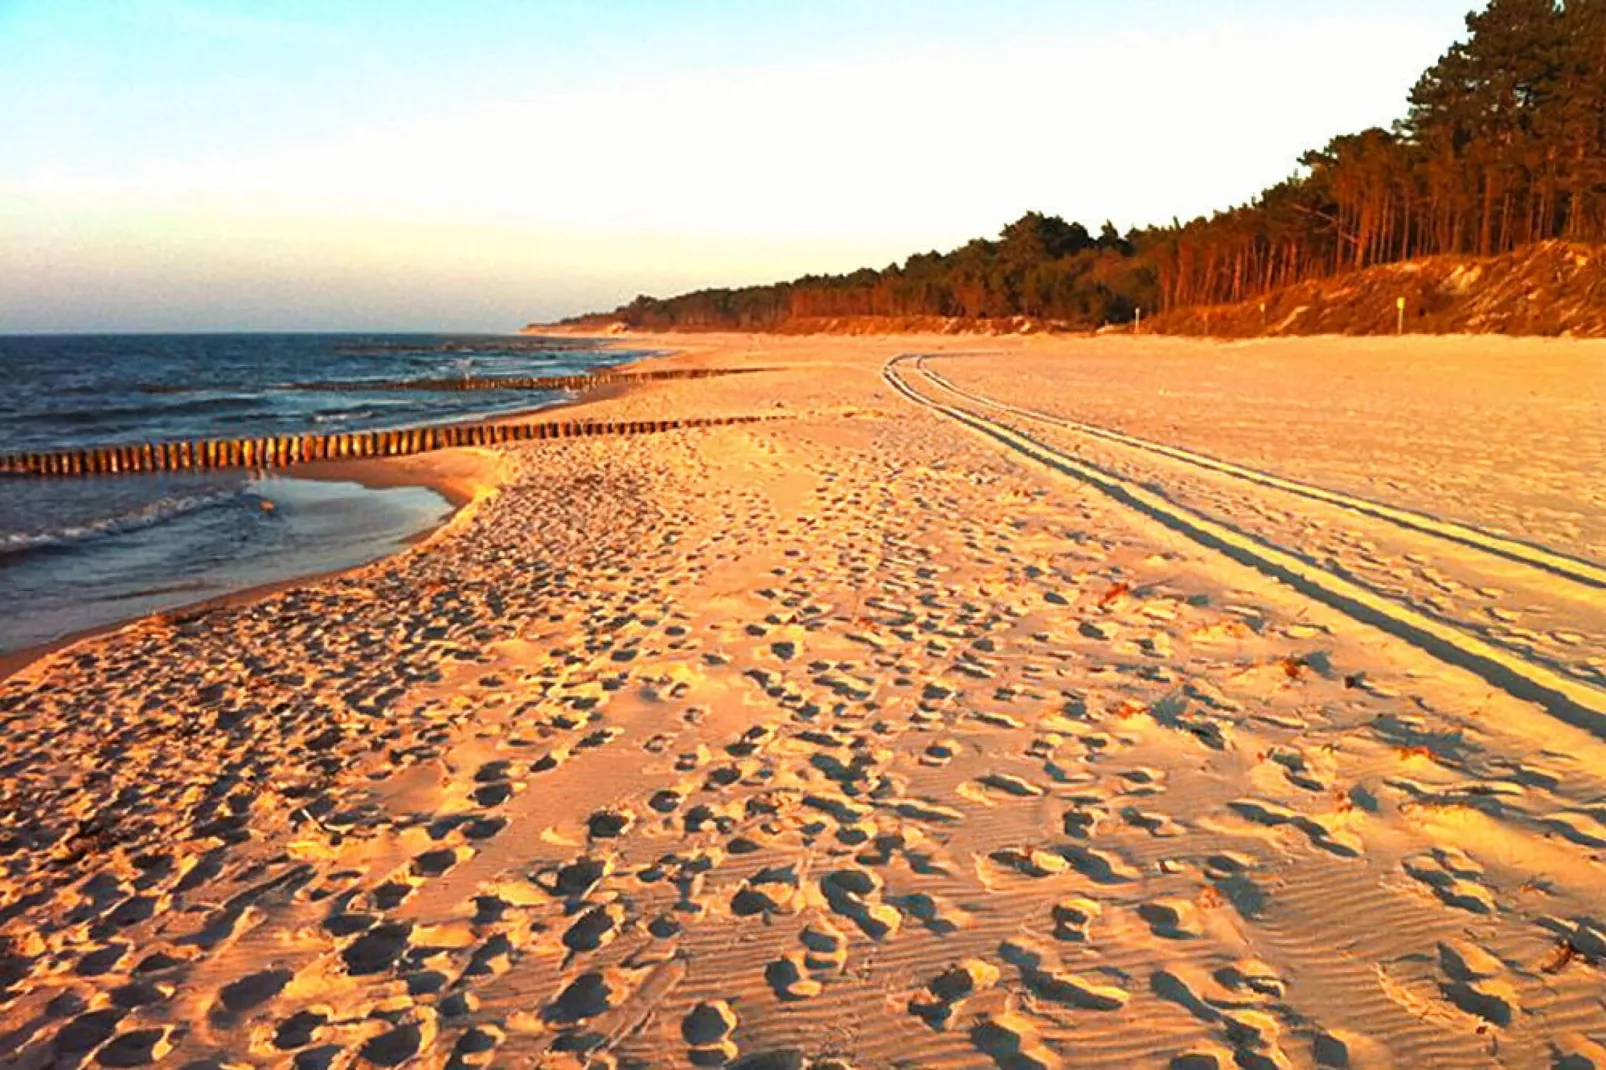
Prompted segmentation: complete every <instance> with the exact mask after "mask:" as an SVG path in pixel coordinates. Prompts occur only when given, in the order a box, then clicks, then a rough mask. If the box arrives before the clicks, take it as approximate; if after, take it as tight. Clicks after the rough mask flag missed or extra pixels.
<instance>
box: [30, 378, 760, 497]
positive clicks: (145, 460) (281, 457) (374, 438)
mask: <svg viewBox="0 0 1606 1070" xmlns="http://www.w3.org/2000/svg"><path fill="white" fill-rule="evenodd" d="M586 378H587V380H588V381H592V380H595V379H596V378H597V377H596V376H587V377H586ZM770 419H777V417H774V416H712V417H689V418H685V419H674V420H623V421H618V420H614V421H609V420H561V421H544V422H541V423H494V424H447V425H444V426H436V427H415V428H410V429H408V430H402V431H351V432H342V433H339V434H326V435H281V436H275V437H269V438H228V439H218V438H209V439H191V440H188V441H182V442H146V443H141V444H138V445H126V446H88V447H84V448H82V449H75V450H57V451H53V452H48V453H12V454H3V455H0V475H16V476H89V475H113V474H118V473H124V472H179V471H195V470H203V469H209V468H250V469H257V468H283V467H286V466H289V465H294V464H304V463H306V462H309V461H335V460H345V459H347V458H358V457H401V456H405V455H407V454H412V453H427V452H429V451H431V450H442V449H451V448H452V447H454V446H492V445H497V444H500V443H506V442H527V441H531V440H535V439H549V438H588V437H591V436H594V435H643V434H653V433H656V432H660V431H673V430H678V429H680V428H688V427H722V426H725V425H728V424H744V423H754V422H757V421H759V420H770Z"/></svg>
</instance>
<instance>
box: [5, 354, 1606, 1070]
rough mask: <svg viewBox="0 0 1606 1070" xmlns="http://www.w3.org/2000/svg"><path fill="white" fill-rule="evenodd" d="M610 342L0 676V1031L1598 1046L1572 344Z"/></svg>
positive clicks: (383, 1060) (134, 1054) (1124, 1057)
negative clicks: (329, 570)
mask: <svg viewBox="0 0 1606 1070" xmlns="http://www.w3.org/2000/svg"><path fill="white" fill-rule="evenodd" d="M630 344H632V345H639V344H651V345H655V346H662V347H664V348H677V349H679V350H680V351H681V352H680V354H679V355H677V356H674V357H670V358H665V359H662V360H658V361H653V362H650V363H651V364H652V365H653V366H664V365H666V364H667V365H669V366H674V365H676V364H689V365H697V366H710V365H725V364H729V365H764V366H767V367H771V368H773V369H775V370H772V371H768V372H764V373H759V374H754V375H748V376H734V377H728V378H719V379H704V380H696V381H687V382H666V383H661V384H655V385H653V386H651V387H648V388H644V389H641V390H636V391H631V392H629V393H625V394H622V395H619V396H614V397H609V398H606V399H601V400H596V401H592V402H589V403H586V404H585V405H582V406H580V407H581V408H583V409H585V410H587V411H585V412H583V413H580V414H578V415H582V416H592V415H594V416H598V417H605V418H612V419H655V418H661V417H667V416H693V415H721V414H727V413H732V414H737V413H739V414H757V413H763V414H766V415H776V414H781V415H786V416H789V417H791V418H790V419H787V420H782V421H777V422H768V423H763V424H752V425H743V426H738V427H727V428H716V429H702V430H689V431H677V432H671V433H666V434H659V435H649V436H641V437H635V438H619V439H584V440H565V441H554V442H541V443H530V444H526V445H521V446H517V447H512V448H509V449H506V450H504V451H497V454H496V457H497V458H498V459H497V462H496V463H497V464H498V465H499V466H501V467H500V468H499V469H498V470H497V471H496V472H495V473H494V478H482V473H481V471H480V470H479V469H475V470H474V471H472V472H468V473H460V474H459V477H458V478H460V480H461V483H460V486H461V487H462V488H463V490H464V492H465V493H467V494H468V501H467V504H465V505H464V506H463V508H462V509H461V510H460V511H459V512H458V513H457V514H456V515H455V516H454V517H453V519H452V520H451V521H449V522H448V523H447V524H446V525H444V526H443V527H442V528H441V529H439V530H438V531H437V532H435V533H433V534H432V535H430V536H429V537H428V538H426V539H424V540H422V541H420V542H418V543H417V544H415V545H413V546H411V547H409V548H407V549H406V550H405V551H403V552H402V553H400V554H398V555H396V556H394V557H391V558H388V559H386V560H383V561H380V562H376V563H374V564H372V565H368V566H365V567H363V568H360V569H357V570H354V571H351V572H347V573H343V574H340V575H337V576H332V577H326V578H322V579H315V580H310V581H306V582H301V583H297V584H294V585H290V586H287V587H285V588H283V589H280V590H275V591H272V592H268V593H265V594H262V595H261V596H259V597H254V598H251V599H230V600H227V601H225V602H223V603H220V604H216V605H211V606H207V607H203V608H200V609H196V610H193V611H189V612H185V613H183V614H180V615H170V616H168V617H166V618H156V619H150V620H146V621H141V622H137V623H135V624H133V625H131V626H128V627H125V628H122V629H120V630H119V631H117V632H116V633H114V634H110V635H103V636H97V637H92V638H89V639H86V640H83V641H80V642H78V643H76V644H73V645H71V646H69V647H67V648H64V649H61V650H58V651H56V652H54V653H52V654H50V655H48V656H46V657H44V658H43V659H40V660H38V661H36V662H34V663H33V664H30V665H28V666H26V667H24V668H22V669H21V670H20V671H18V672H16V673H15V674H14V675H13V676H12V677H10V678H9V679H7V680H5V681H4V682H0V732H3V734H4V742H5V749H4V755H5V757H4V759H3V764H0V866H3V867H4V874H5V876H4V883H3V884H0V936H3V937H4V946H3V948H0V1059H4V1060H5V1061H7V1062H9V1063H12V1064H15V1065H21V1066H48V1065H77V1064H80V1063H98V1064H100V1065H139V1064H141V1063H148V1062H155V1061H162V1062H164V1063H168V1064H171V1065H188V1064H192V1063H197V1061H205V1060H211V1061H212V1065H221V1064H223V1063H230V1064H249V1065H284V1066H298V1067H314V1066H347V1065H367V1064H375V1065H401V1064H403V1063H407V1062H409V1061H416V1062H417V1063H419V1064H420V1065H448V1064H451V1065H461V1066H473V1065H498V1066H502V1065H506V1066H518V1065H538V1064H539V1065H548V1066H558V1065H576V1066H579V1065H619V1066H625V1065H643V1066H657V1065H671V1066H679V1065H701V1066H708V1065H722V1064H727V1063H738V1064H741V1065H749V1066H776V1067H782V1066H801V1065H806V1064H811V1065H815V1066H842V1065H852V1066H859V1067H883V1066H911V1065H915V1066H953V1067H961V1066H964V1067H969V1066H977V1065H998V1066H1004V1067H1027V1066H1055V1065H1067V1066H1072V1065H1086V1066H1116V1065H1147V1066H1168V1065H1169V1066H1178V1067H1208V1066H1221V1067H1226V1066H1232V1065H1240V1066H1300V1067H1308V1066H1362V1067H1364V1066H1401V1067H1405V1066H1437V1065H1443V1066H1469V1065H1511V1066H1548V1065H1553V1064H1556V1063H1558V1062H1560V1061H1561V1060H1566V1059H1572V1060H1574V1061H1573V1062H1571V1063H1566V1062H1562V1063H1561V1064H1562V1065H1578V1066H1583V1065H1606V1047H1603V1044H1606V1008H1603V1006H1602V1003H1601V1001H1600V991H1601V986H1602V981H1603V977H1602V969H1603V966H1606V905H1603V900H1602V896H1601V892H1600V889H1601V888H1602V887H1603V886H1606V806H1603V802H1602V801H1603V800H1606V730H1603V729H1602V721H1601V719H1600V718H1601V713H1600V710H1601V709H1603V708H1606V707H1602V706H1601V702H1602V700H1601V698H1600V695H1601V680H1600V673H1601V671H1602V669H1603V665H1606V643H1603V640H1602V638H1601V637H1602V636H1603V635H1606V622H1603V611H1602V595H1601V590H1602V588H1601V586H1600V585H1598V584H1596V583H1594V582H1593V579H1592V577H1593V576H1594V575H1595V572H1594V571H1592V570H1594V569H1599V568H1600V566H1601V562H1600V558H1599V554H1598V549H1599V542H1598V538H1597V534H1596V533H1597V532H1599V531H1600V530H1602V527H1601V521H1602V519H1603V517H1606V500H1603V499H1602V497H1601V493H1602V492H1601V489H1600V488H1601V487H1602V486H1603V485H1606V483H1603V481H1602V480H1600V479H1599V478H1598V476H1599V473H1600V472H1601V471H1602V468H1601V464H1602V459H1603V456H1606V454H1603V452H1602V446H1601V432H1600V427H1601V426H1603V425H1606V421H1601V420H1598V419H1597V417H1598V416H1599V415H1600V406H1601V404H1602V401H1603V397H1606V382H1603V380H1602V378H1601V377H1600V376H1599V374H1598V369H1599V368H1600V367H1601V364H1600V361H1601V359H1602V354H1603V353H1606V349H1602V348H1601V347H1598V346H1594V345H1593V344H1590V343H1576V344H1574V345H1571V346H1565V345H1558V344H1557V343H1540V342H1532V343H1529V342H1506V341H1503V340H1502V341H1501V342H1499V344H1494V345H1491V344H1488V343H1484V342H1479V341H1477V340H1459V344H1457V340H1444V341H1441V340H1433V341H1431V342H1418V341H1416V340H1406V341H1404V342H1379V341H1366V342H1360V341H1356V342H1346V341H1343V340H1321V339H1319V340H1314V341H1308V340H1301V341H1288V342H1278V343H1256V344H1255V345H1254V346H1252V347H1229V346H1215V345H1210V344H1207V343H1185V342H1176V341H1172V340H1164V341H1160V342H1155V343H1153V344H1154V346H1156V347H1162V348H1156V349H1148V348H1143V347H1144V346H1145V345H1146V343H1142V342H1137V343H1134V342H1133V340H1129V339H1054V338H1030V339H955V338H951V337H946V338H854V339H843V338H789V339H776V338H764V337H741V336H689V337H683V338H651V339H640V338H634V337H633V338H631V339H630ZM1391 347H1392V348H1391ZM982 351H985V352H982ZM911 353H922V354H933V355H935V356H934V358H933V359H930V360H927V361H923V362H917V361H903V362H899V363H896V364H891V365H889V361H891V360H892V359H893V358H895V357H898V356H899V355H902V354H911ZM1452 357H1453V359H1454V363H1453V365H1452V364H1451V363H1450V358H1452ZM1513 358H1519V359H1513ZM1436 361H1437V362H1440V363H1441V365H1442V366H1441V367H1440V368H1438V369H1436V368H1435V366H1434V365H1435V362H1436ZM1402 362H1410V366H1411V367H1412V368H1413V369H1415V370H1414V371H1413V372H1412V373H1411V374H1409V375H1402V374H1400V368H1401V367H1402ZM1337 368H1341V369H1342V370H1343V372H1344V374H1345V375H1346V376H1348V378H1347V379H1346V380H1345V381H1344V383H1343V385H1342V387H1337V386H1335V387H1333V388H1332V389H1317V388H1316V386H1315V385H1314V384H1317V383H1331V381H1332V379H1333V378H1334V374H1333V373H1334V370H1335V369H1337ZM1592 371H1594V373H1595V374H1594V375H1593V376H1592V375H1591V372H1592ZM1302 383H1304V384H1311V385H1307V386H1302V385H1301V384H1302ZM1257 384H1258V385H1257ZM1452 395H1453V396H1454V397H1455V398H1456V399H1457V407H1456V408H1454V409H1447V408H1446V407H1445V406H1444V405H1443V404H1442V399H1443V398H1445V397H1446V396H1452ZM1469 414H1471V415H1469ZM1418 444H1426V445H1423V446H1422V448H1420V449H1419V448H1417V447H1418ZM433 458H434V459H433V460H432V459H431V458H413V459H409V460H408V462H407V463H410V464H415V465H425V464H428V465H450V464H453V463H455V462H454V461H453V460H452V459H451V458H449V457H448V456H447V455H444V454H442V455H433ZM475 463H476V464H477V463H478V462H475ZM471 467H472V466H471ZM1480 472H1484V473H1488V474H1485V475H1480V474H1479V473H1480ZM1591 473H1595V475H1594V476H1593V477H1592V475H1591ZM416 475H417V473H416V472H413V473H407V476H408V477H409V478H411V477H416ZM369 478H374V479H385V478H391V477H390V476H389V475H381V474H378V473H374V474H372V475H371V476H370V477H369ZM397 478H401V476H398V477H397ZM1541 510H1544V511H1543V512H1541ZM1516 543H1520V544H1521V545H1515V544H1516ZM1524 547H1526V549H1524ZM1546 555H1549V556H1546ZM1424 629H1427V631H1424ZM1435 636H1437V638H1434V637H1435ZM1430 640H1432V641H1430Z"/></svg>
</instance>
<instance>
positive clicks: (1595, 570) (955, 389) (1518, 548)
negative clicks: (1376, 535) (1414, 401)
mask: <svg viewBox="0 0 1606 1070" xmlns="http://www.w3.org/2000/svg"><path fill="white" fill-rule="evenodd" d="M915 363H916V366H917V367H918V368H919V369H920V371H921V373H922V374H924V375H925V377H926V378H927V379H929V380H931V381H932V382H934V383H936V384H937V385H938V386H940V387H942V388H943V389H944V390H947V391H949V392H950V393H952V394H955V395H957V396H959V397H962V398H964V399H965V400H967V401H970V402H974V403H976V404H978V405H983V406H986V407H987V408H991V409H997V410H999V411H1000V412H1008V413H1012V414H1014V415H1016V416H1021V417H1024V418H1026V419H1028V420H1035V421H1037V422H1039V423H1046V424H1052V425H1054V426H1056V427H1063V428H1066V429H1068V430H1071V431H1077V432H1080V433H1081V434H1084V435H1091V436H1093V437H1094V438H1101V439H1105V440H1107V441H1110V442H1117V443H1120V444H1121V445H1123V446H1131V447H1133V448H1134V449H1140V450H1145V451H1147V452H1149V453H1155V454H1159V455H1160V456H1163V457H1168V458H1170V459H1172V460H1175V461H1182V462H1184V463H1187V464H1191V465H1195V466H1197V467H1200V468H1207V469H1210V470H1212V471H1216V472H1221V473H1223V474H1225V475H1230V476H1236V477H1238V478H1239V479H1242V480H1246V481H1248V482H1250V483H1258V484H1260V485H1262V486H1266V487H1273V488H1275V489H1277V490H1282V491H1287V492H1289V493H1290V494H1298V495H1300V496H1302V497H1306V498H1312V499H1315V500H1316V501H1320V502H1326V503H1327V504H1329V505H1337V506H1340V507H1342V508H1345V509H1350V510H1353V511H1355V512H1358V513H1364V514H1366V515H1368V516H1373V517H1376V518H1378V519H1380V520H1387V521H1390V522H1391V523H1394V524H1398V525H1400V526H1401V527H1406V528H1410V529H1412V530H1414V531H1420V532H1423V533H1425V534H1428V535H1436V536H1438V537H1440V538H1444V539H1449V540H1451V541H1453V542H1458V543H1461V544H1462V545H1464V546H1469V547H1471V548H1473V549H1475V550H1483V551H1485V552H1487V553H1491V554H1498V555H1499V556H1501V557H1505V558H1509V559H1510V560H1512V561H1517V562H1520V563H1522V564H1525V565H1532V566H1533V567H1535V568H1542V569H1544V570H1545V571H1547V572H1552V573H1555V574H1556V575H1558V576H1564V577H1566V578H1567V579H1570V580H1574V581H1576V582H1578V583H1582V584H1586V585H1588V586H1590V587H1596V588H1601V589H1603V590H1606V567H1602V566H1600V565H1597V564H1595V563H1594V562H1591V561H1584V560H1581V559H1579V558H1576V557H1570V556H1568V555H1566V554H1560V553H1557V552H1556V551H1554V550H1551V549H1549V548H1547V547H1543V546H1536V545H1534V544H1533V543H1529V542H1523V541H1521V540H1519V539H1510V538H1506V537H1505V536H1502V535H1496V534H1494V533H1492V532H1487V531H1482V530H1480V529H1478V528H1474V527H1471V526H1469V525H1466V524H1458V523H1456V522H1455V521H1451V520H1440V519H1439V518H1437V517H1433V516H1428V515H1427V514H1425V513H1418V512H1414V511H1412V510H1409V509H1400V508H1398V507H1396V506H1392V505H1385V504H1383V503H1382V502H1374V501H1371V500H1369V499H1366V498H1357V497H1355V496H1354V495H1350V494H1344V493H1341V492H1339V491H1333V490H1327V489H1326V488H1324V487H1316V486H1312V485H1311V484H1309V483H1300V482H1297V481H1295V480H1292V479H1284V478H1283V477H1281V476H1275V475H1272V474H1270V473H1268V472H1261V471H1259V470H1257V469H1254V468H1246V467H1244V466H1243V465H1238V464H1233V463H1232V462H1231V461H1223V460H1219V459H1218V458H1215V457H1209V456H1206V455H1205V454H1201V453H1194V452H1192V451H1191V450H1185V449H1180V448H1178V447H1176V446H1167V445H1165V444H1164V443H1160V442H1151V441H1149V440H1148V439H1144V438H1138V437H1137V436H1135V435H1128V434H1124V433H1122V432H1120V431H1112V430H1110V429H1108V428H1103V427H1096V426H1094V425H1092V424H1085V423H1082V422H1080V421H1077V420H1067V419H1065V418H1063V417H1059V416H1051V415H1049V414H1047V413H1043V412H1038V411H1036V410H1034V409H1023V408H1019V407H1017V406H1015V405H1010V404H1008V403H1006V402H1002V401H995V400H994V399H992V398H989V397H984V396H983V395H980V394H975V393H972V392H970V391H968V390H965V389H964V388H963V387H960V386H956V385H955V384H954V383H953V382H951V381H950V380H949V379H948V378H947V377H945V376H943V375H941V374H939V373H937V372H934V371H932V370H931V369H929V368H927V367H926V366H925V358H924V357H919V358H916V361H915Z"/></svg>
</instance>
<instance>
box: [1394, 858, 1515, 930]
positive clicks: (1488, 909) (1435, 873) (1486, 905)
mask: <svg viewBox="0 0 1606 1070" xmlns="http://www.w3.org/2000/svg"><path fill="white" fill-rule="evenodd" d="M1400 865H1401V867H1402V868H1403V869H1404V870H1405V872H1406V873H1407V874H1409V875H1410V876H1411V877H1413V878H1415V879H1416V880H1418V881H1420V882H1421V883H1423V884H1425V885H1427V886H1428V888H1429V889H1431V890H1432V892H1433V894H1434V895H1436V896H1438V898H1439V900H1440V901H1441V902H1443V903H1444V904H1446V905H1447V906H1452V907H1455V908H1457V909H1458V910H1465V911H1469V912H1471V913H1473V914H1493V913H1494V912H1495V901H1494V895H1493V894H1492V893H1491V892H1490V891H1489V889H1487V888H1485V887H1484V886H1483V885H1482V884H1480V883H1478V882H1477V878H1478V877H1480V876H1482V874H1483V867H1482V866H1480V865H1478V864H1477V863H1476V862H1473V861H1472V860H1471V859H1470V858H1468V857H1467V856H1466V855H1465V854H1463V853H1462V852H1460V851H1457V850H1455V849H1453V848H1450V849H1446V848H1442V847H1441V848H1434V849H1433V850H1432V851H1430V852H1428V853H1426V854H1418V855H1412V856H1410V857H1409V858H1406V859H1405V860H1404V861H1403V862H1401V863H1400Z"/></svg>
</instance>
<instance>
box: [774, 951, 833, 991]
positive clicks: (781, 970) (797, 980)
mask: <svg viewBox="0 0 1606 1070" xmlns="http://www.w3.org/2000/svg"><path fill="white" fill-rule="evenodd" d="M764 980H766V981H768V982H769V985H770V987H771V988H773V989H774V990H775V995H776V997H777V998H778V999H782V1000H787V1001H796V1000H804V999H812V998H814V997H815V996H817V995H819V994H820V992H821V991H823V990H824V986H823V985H822V984H821V983H820V982H819V981H818V980H816V979H815V978H814V977H813V976H812V975H811V974H810V973H809V970H808V963H807V962H806V961H805V955H804V953H803V952H801V951H788V952H787V953H786V954H784V955H782V956H781V957H780V958H778V959H776V960H775V961H773V962H771V963H770V964H769V965H768V966H766V967H765V968H764Z"/></svg>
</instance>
